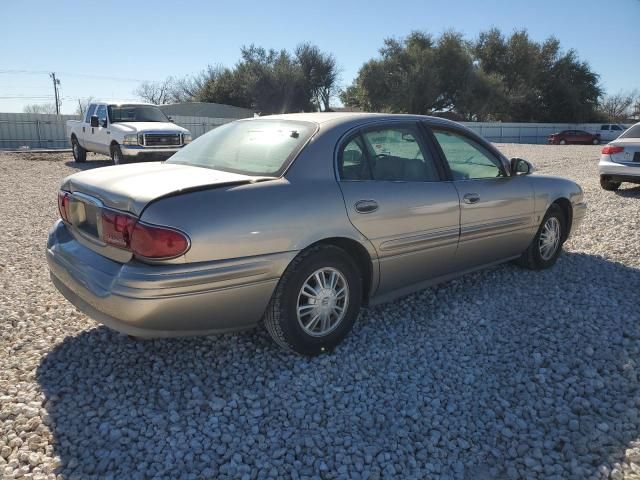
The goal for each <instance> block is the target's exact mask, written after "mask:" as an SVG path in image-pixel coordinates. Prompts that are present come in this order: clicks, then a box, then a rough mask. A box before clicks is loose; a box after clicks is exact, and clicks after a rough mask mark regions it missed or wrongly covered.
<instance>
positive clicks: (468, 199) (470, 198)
mask: <svg viewBox="0 0 640 480" xmlns="http://www.w3.org/2000/svg"><path fill="white" fill-rule="evenodd" d="M462 199H463V200H464V203H469V204H473V203H478V202H479V201H480V195H478V194H477V193H467V194H466V195H465V196H464V197H462Z"/></svg>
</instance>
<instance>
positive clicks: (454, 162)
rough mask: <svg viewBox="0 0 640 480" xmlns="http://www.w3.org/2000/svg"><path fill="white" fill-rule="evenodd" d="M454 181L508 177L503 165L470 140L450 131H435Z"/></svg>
mask: <svg viewBox="0 0 640 480" xmlns="http://www.w3.org/2000/svg"><path fill="white" fill-rule="evenodd" d="M433 134H434V135H435V137H436V140H437V141H438V143H439V144H440V148H442V152H443V153H444V156H445V159H446V160H447V163H448V164H449V168H450V169H451V173H452V175H453V179H454V180H474V179H481V178H496V177H503V176H506V175H505V173H504V170H503V167H502V163H501V162H500V160H499V159H498V158H496V157H495V156H494V155H493V154H492V153H491V152H489V151H488V150H487V149H486V148H484V147H483V146H482V145H480V144H478V143H477V142H475V141H473V140H471V139H470V138H468V137H466V136H464V135H461V134H458V133H455V132H451V131H448V130H437V129H433Z"/></svg>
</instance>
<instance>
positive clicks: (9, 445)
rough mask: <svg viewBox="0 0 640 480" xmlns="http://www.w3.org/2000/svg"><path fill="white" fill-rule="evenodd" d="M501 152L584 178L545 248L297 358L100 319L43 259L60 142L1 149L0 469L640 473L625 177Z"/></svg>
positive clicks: (637, 213)
mask: <svg viewBox="0 0 640 480" xmlns="http://www.w3.org/2000/svg"><path fill="white" fill-rule="evenodd" d="M502 147H503V150H504V151H505V152H506V153H507V154H509V155H510V156H521V157H524V158H527V159H529V160H530V161H532V163H533V164H534V165H535V166H536V167H537V169H538V170H539V171H540V172H542V173H553V174H559V175H563V176H566V177H569V178H573V179H575V180H577V181H578V182H579V183H580V184H581V185H582V186H583V187H584V189H585V195H586V199H587V201H588V203H589V213H588V216H587V218H586V220H585V223H584V225H583V227H582V228H581V229H580V231H578V232H576V235H575V237H574V238H573V239H572V240H570V242H569V243H568V244H567V245H566V250H567V252H566V253H565V254H563V255H562V256H561V257H560V260H559V261H558V264H557V265H556V266H555V267H554V268H553V269H551V270H548V271H544V272H531V271H527V270H522V269H519V268H517V267H515V266H512V265H505V266H501V267H497V268H494V269H491V270H488V271H485V272H482V273H478V274H472V275H467V276H465V277H463V278H461V279H459V280H457V281H453V282H449V283H447V284H444V285H441V286H438V287H435V288H431V289H428V290H425V291H423V292H420V293H418V294H415V295H412V296H409V297H406V298H404V299H401V300H398V301H396V302H394V303H390V304H387V305H383V306H380V307H377V308H374V309H372V310H369V311H368V312H366V313H364V314H363V315H362V316H361V318H360V320H359V321H358V322H357V323H356V326H355V330H354V332H353V333H352V334H351V335H350V336H349V337H348V338H347V340H346V341H345V342H344V343H343V344H342V345H341V346H340V347H339V348H338V349H337V350H336V351H335V352H334V353H333V354H330V355H324V356H321V357H318V358H314V359H311V360H309V359H304V358H301V357H298V356H294V355H289V354H287V353H285V352H284V351H282V350H281V349H279V348H278V347H277V346H276V345H275V344H274V343H272V342H271V341H270V340H269V338H268V336H267V335H266V334H265V333H263V332H260V331H255V332H248V333H241V334H234V335H224V336H218V337H209V338H196V339H179V340H156V341H147V342H140V341H133V340H130V339H129V338H127V337H124V336H121V335H118V334H115V333H113V332H111V331H109V330H108V329H106V328H104V327H100V326H97V325H96V324H95V323H93V321H91V320H90V319H88V318H87V317H85V316H84V315H82V314H80V313H79V312H77V311H76V310H75V309H74V308H73V307H71V306H70V305H69V304H68V303H67V302H66V301H65V300H64V299H63V298H62V296H61V295H59V294H58V293H57V292H56V291H55V289H54V288H53V287H52V285H51V284H50V282H49V279H48V272H47V267H46V262H45V259H44V246H45V241H46V235H47V231H48V229H49V227H50V226H51V224H52V223H53V222H54V220H55V219H56V217H57V209H56V191H57V187H58V183H59V181H60V180H61V179H62V178H63V177H64V176H65V175H67V174H69V173H71V172H73V171H74V168H75V167H74V165H73V164H72V163H69V161H70V155H69V154H13V155H11V154H0V218H1V219H2V222H1V224H0V228H1V232H2V242H0V282H1V283H0V285H1V287H2V288H1V290H0V320H1V324H0V326H1V327H2V328H1V329H0V474H2V475H3V476H4V477H5V478H12V477H21V476H22V477H23V478H33V479H41V478H91V477H99V478H118V479H120V478H122V479H124V478H126V479H134V478H149V477H157V478H194V479H195V478H276V477H277V478H285V477H287V478H288V477H291V478H323V479H324V478H326V479H329V478H356V479H357V478H392V477H395V478H451V479H454V478H455V479H489V478H491V479H494V478H496V479H515V478H540V479H542V478H544V479H552V478H557V479H565V478H575V479H581V480H582V479H588V478H603V479H604V478H611V479H622V478H640V415H639V413H638V408H639V407H640V388H639V387H640V383H639V382H640V378H639V368H640V366H639V363H640V311H639V310H640V309H639V308H638V307H639V304H640V302H639V300H638V298H639V295H640V234H639V232H640V228H639V227H640V225H639V222H640V220H639V219H640V187H633V186H630V185H628V184H625V185H624V186H623V187H624V188H623V189H622V190H620V192H618V193H612V192H605V191H603V190H600V187H599V185H598V177H597V169H596V165H597V159H598V152H599V148H598V147H590V146H585V147H580V146H568V147H561V146H558V147H556V146H526V145H503V146H502ZM93 166H96V162H95V161H91V162H90V163H88V164H87V167H93Z"/></svg>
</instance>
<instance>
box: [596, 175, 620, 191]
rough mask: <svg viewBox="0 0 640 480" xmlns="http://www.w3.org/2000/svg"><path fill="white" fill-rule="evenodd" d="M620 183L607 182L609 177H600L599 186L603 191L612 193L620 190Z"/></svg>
mask: <svg viewBox="0 0 640 480" xmlns="http://www.w3.org/2000/svg"><path fill="white" fill-rule="evenodd" d="M621 183H622V182H612V181H611V180H609V177H607V176H606V175H600V186H601V187H602V188H603V189H604V190H608V191H609V192H614V191H616V190H618V188H620V184H621Z"/></svg>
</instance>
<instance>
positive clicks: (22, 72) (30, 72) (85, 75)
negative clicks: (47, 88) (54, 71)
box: [0, 69, 153, 82]
mask: <svg viewBox="0 0 640 480" xmlns="http://www.w3.org/2000/svg"><path fill="white" fill-rule="evenodd" d="M49 73H50V72H45V71H44V70H6V69H4V70H0V74H8V75H46V74H49ZM58 75H66V76H69V77H81V78H96V79H100V80H112V81H116V82H151V81H153V80H147V79H142V78H129V77H112V76H107V75H93V74H88V73H73V72H58Z"/></svg>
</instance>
